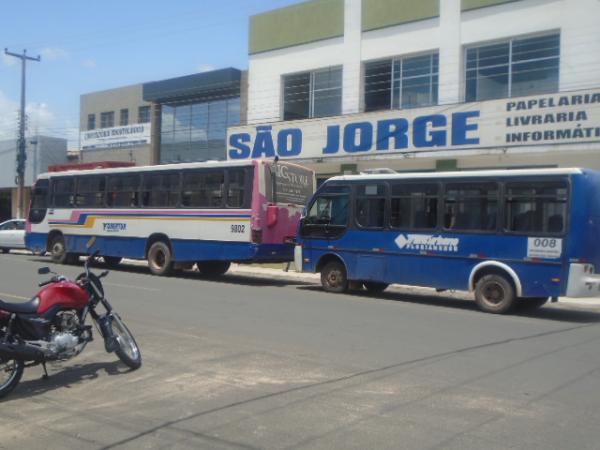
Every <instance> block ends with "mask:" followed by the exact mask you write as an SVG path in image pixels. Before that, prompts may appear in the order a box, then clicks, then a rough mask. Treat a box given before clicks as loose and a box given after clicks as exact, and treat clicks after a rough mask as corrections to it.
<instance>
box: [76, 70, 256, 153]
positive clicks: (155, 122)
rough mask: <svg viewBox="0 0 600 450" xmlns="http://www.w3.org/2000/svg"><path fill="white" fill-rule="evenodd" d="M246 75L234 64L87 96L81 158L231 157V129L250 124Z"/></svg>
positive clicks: (82, 113)
mask: <svg viewBox="0 0 600 450" xmlns="http://www.w3.org/2000/svg"><path fill="white" fill-rule="evenodd" d="M246 79H247V78H246V74H245V73H244V72H241V71H240V70H237V69H233V68H229V69H221V70H215V71H211V72H203V73H198V74H193V75H187V76H183V77H177V78H170V79H166V80H161V81H154V82H149V83H140V84H136V85H133V86H125V87H120V88H115V89H110V90H106V91H100V92H94V93H90V94H85V95H82V96H81V108H80V131H81V133H80V149H81V158H80V160H81V162H83V163H87V162H98V161H131V162H135V163H136V164H137V165H149V164H165V163H172V162H190V161H204V160H223V159H226V157H227V156H226V146H225V138H226V134H227V127H229V126H233V125H239V124H241V123H245V122H243V121H245V116H246V104H245V103H246V102H245V99H246V98H247V96H246V94H245V86H246V84H247V82H246ZM242 96H243V97H244V100H242Z"/></svg>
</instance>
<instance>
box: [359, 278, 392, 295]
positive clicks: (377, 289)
mask: <svg viewBox="0 0 600 450" xmlns="http://www.w3.org/2000/svg"><path fill="white" fill-rule="evenodd" d="M363 286H364V287H365V289H366V290H367V291H369V292H370V293H372V294H381V293H382V292H383V291H385V290H386V289H387V287H388V286H389V284H387V283H379V282H377V281H363Z"/></svg>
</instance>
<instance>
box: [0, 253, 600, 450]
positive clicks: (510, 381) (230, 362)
mask: <svg viewBox="0 0 600 450" xmlns="http://www.w3.org/2000/svg"><path fill="white" fill-rule="evenodd" d="M46 264H47V261H46V260H45V259H43V258H39V257H35V256H26V255H1V256H0V297H2V298H3V299H5V300H9V301H18V300H19V299H21V298H25V297H30V296H32V294H33V293H34V292H35V290H36V286H37V284H36V283H37V282H38V281H41V279H43V277H41V276H38V275H37V273H36V269H37V267H39V266H41V265H46ZM59 270H60V271H61V272H63V273H65V274H66V275H69V276H74V275H76V274H77V273H78V272H79V271H80V270H81V267H74V266H62V267H59ZM105 287H106V290H107V293H108V297H109V298H110V299H111V300H112V303H113V305H114V306H115V307H116V309H117V310H118V311H119V312H120V313H121V315H122V317H123V318H124V319H125V321H126V323H127V324H128V325H129V327H130V328H131V329H132V331H133V332H134V334H135V336H136V338H137V340H138V343H139V344H140V347H141V349H142V354H143V358H144V365H143V367H142V368H141V369H140V370H138V371H135V372H129V371H127V370H126V368H125V366H123V365H122V364H121V363H119V362H117V360H116V357H115V356H114V355H109V354H106V353H105V352H104V349H103V347H102V343H101V342H100V341H99V340H96V341H95V342H93V343H92V344H91V345H90V346H89V347H88V349H86V352H84V353H83V354H82V355H80V356H78V357H77V358H76V359H73V360H71V361H68V362H66V363H61V364H60V365H57V366H52V367H51V368H50V369H51V378H50V379H49V380H47V381H43V380H41V379H40V377H41V374H42V371H41V369H40V368H39V367H34V368H30V369H27V370H26V373H25V376H24V379H23V381H22V383H21V385H20V386H19V387H18V388H17V389H16V390H15V391H14V392H13V393H12V394H11V395H10V396H9V397H8V398H6V399H5V400H4V401H2V402H0V417H1V420H0V449H88V448H90V449H101V448H103V449H109V448H118V449H139V448H169V449H180V448H205V449H255V448H257V449H296V448H297V449H323V448H327V449H413V448H415V449H434V448H444V449H447V448H450V449H452V448H455V449H481V448H486V449H500V448H502V449H504V448H520V449H523V448H531V449H571V448H577V449H588V448H589V449H598V448H600V426H599V424H600V351H599V346H600V309H599V308H598V307H597V306H595V307H594V306H592V307H589V308H587V309H580V308H576V307H573V306H569V305H567V306H565V305H560V304H558V305H552V306H546V307H544V308H542V309H541V310H539V311H537V312H536V313H531V314H528V315H513V316H493V315H486V314H483V313H480V312H478V311H477V310H476V309H475V307H474V304H473V303H471V302H467V301H464V300H460V299H456V298H451V297H444V296H443V295H442V296H428V295H417V294H414V293H403V292H392V293H386V294H383V295H381V296H380V297H379V298H375V297H369V296H366V295H332V294H326V293H324V292H322V291H321V290H320V289H319V288H318V286H316V285H314V284H303V283H302V282H300V281H296V282H292V284H290V282H286V281H284V280H277V279H273V278H270V277H260V276H251V275H227V276H225V277H223V278H222V279H220V280H218V281H217V280H207V279H202V278H201V277H200V276H199V275H197V274H193V273H190V274H186V275H184V276H181V277H172V278H159V277H154V276H151V275H149V274H148V272H147V269H145V268H141V267H135V266H125V267H124V268H123V270H119V271H113V272H111V274H110V275H109V277H108V278H107V279H106V286H105Z"/></svg>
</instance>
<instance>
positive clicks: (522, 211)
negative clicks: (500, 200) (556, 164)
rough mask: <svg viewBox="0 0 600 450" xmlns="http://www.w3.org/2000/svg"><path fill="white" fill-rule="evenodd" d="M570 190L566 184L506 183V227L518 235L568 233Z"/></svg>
mask: <svg viewBox="0 0 600 450" xmlns="http://www.w3.org/2000/svg"><path fill="white" fill-rule="evenodd" d="M567 194H568V188H567V184H566V183H565V182H560V181H559V182H528V183H507V185H506V199H505V211H506V213H505V218H506V220H505V228H506V230H507V231H513V232H516V233H543V234H546V233H549V234H552V233H555V234H560V233H563V232H564V231H565V226H566V217H567Z"/></svg>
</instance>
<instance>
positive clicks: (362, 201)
mask: <svg viewBox="0 0 600 450" xmlns="http://www.w3.org/2000/svg"><path fill="white" fill-rule="evenodd" d="M385 202H386V187H385V185H383V184H366V185H359V186H358V187H357V190H356V208H355V213H356V217H355V218H356V223H357V224H358V225H359V226H360V227H364V228H383V226H384V224H385Z"/></svg>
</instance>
